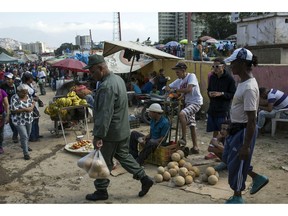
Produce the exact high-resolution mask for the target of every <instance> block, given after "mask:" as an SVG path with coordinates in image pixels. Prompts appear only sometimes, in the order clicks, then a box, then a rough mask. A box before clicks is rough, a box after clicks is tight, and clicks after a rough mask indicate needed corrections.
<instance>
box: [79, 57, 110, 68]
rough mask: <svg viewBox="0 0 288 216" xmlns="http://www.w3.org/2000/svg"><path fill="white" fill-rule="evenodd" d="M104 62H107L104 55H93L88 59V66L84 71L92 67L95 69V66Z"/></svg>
mask: <svg viewBox="0 0 288 216" xmlns="http://www.w3.org/2000/svg"><path fill="white" fill-rule="evenodd" d="M102 62H105V60H104V57H103V56H102V55H97V54H95V55H91V56H89V57H88V64H87V65H86V66H85V67H83V69H89V68H91V67H93V65H97V64H100V63H102Z"/></svg>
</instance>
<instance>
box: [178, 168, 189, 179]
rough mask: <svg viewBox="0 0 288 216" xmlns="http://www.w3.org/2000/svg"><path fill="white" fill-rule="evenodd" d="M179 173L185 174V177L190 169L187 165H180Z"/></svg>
mask: <svg viewBox="0 0 288 216" xmlns="http://www.w3.org/2000/svg"><path fill="white" fill-rule="evenodd" d="M179 175H180V176H183V177H186V176H187V175H188V170H187V168H186V167H180V168H179Z"/></svg>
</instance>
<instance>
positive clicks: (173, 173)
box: [168, 168, 178, 177]
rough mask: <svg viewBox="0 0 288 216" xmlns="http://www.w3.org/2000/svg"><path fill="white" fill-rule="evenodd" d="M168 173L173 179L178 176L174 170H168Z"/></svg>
mask: <svg viewBox="0 0 288 216" xmlns="http://www.w3.org/2000/svg"><path fill="white" fill-rule="evenodd" d="M168 172H169V173H170V175H171V177H174V176H176V175H177V174H178V171H177V170H176V169H175V168H171V169H169V171H168Z"/></svg>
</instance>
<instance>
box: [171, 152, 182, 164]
mask: <svg viewBox="0 0 288 216" xmlns="http://www.w3.org/2000/svg"><path fill="white" fill-rule="evenodd" d="M171 159H172V161H176V162H178V161H180V160H181V156H180V154H178V153H177V152H174V153H172V155H171Z"/></svg>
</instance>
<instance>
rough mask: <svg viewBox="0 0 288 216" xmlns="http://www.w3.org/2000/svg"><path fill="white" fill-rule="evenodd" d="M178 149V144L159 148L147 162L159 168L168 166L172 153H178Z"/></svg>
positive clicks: (140, 148)
mask: <svg viewBox="0 0 288 216" xmlns="http://www.w3.org/2000/svg"><path fill="white" fill-rule="evenodd" d="M178 149H179V145H177V144H171V145H168V146H159V147H158V148H157V149H155V151H154V152H153V153H151V154H150V155H149V156H148V158H147V159H146V160H145V162H147V163H151V164H155V165H158V166H166V165H167V164H168V163H169V162H170V161H171V155H172V153H174V152H176V151H177V150H178ZM139 150H140V151H141V150H142V147H141V145H139Z"/></svg>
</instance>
